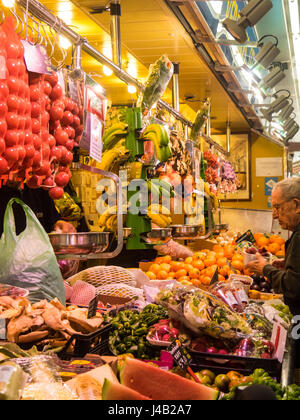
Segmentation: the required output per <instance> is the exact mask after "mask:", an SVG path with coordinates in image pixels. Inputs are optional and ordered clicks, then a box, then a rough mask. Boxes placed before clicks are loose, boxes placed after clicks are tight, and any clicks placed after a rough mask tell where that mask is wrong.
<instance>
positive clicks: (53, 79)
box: [44, 72, 58, 87]
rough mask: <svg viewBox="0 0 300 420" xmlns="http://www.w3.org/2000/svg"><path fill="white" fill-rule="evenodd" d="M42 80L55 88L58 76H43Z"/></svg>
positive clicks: (54, 74) (53, 74)
mask: <svg viewBox="0 0 300 420" xmlns="http://www.w3.org/2000/svg"><path fill="white" fill-rule="evenodd" d="M44 80H45V81H46V82H49V83H50V84H51V86H52V87H53V86H55V85H56V84H57V82H58V76H57V74H56V73H55V72H53V73H52V74H45V77H44Z"/></svg>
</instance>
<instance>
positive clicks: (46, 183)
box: [43, 176, 54, 191]
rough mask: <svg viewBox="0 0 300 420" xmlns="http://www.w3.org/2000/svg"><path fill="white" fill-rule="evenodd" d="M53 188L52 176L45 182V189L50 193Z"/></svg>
mask: <svg viewBox="0 0 300 420" xmlns="http://www.w3.org/2000/svg"><path fill="white" fill-rule="evenodd" d="M52 187H54V179H53V177H52V176H48V178H46V179H44V181H43V188H44V189H45V190H47V191H48V190H49V189H50V188H52Z"/></svg>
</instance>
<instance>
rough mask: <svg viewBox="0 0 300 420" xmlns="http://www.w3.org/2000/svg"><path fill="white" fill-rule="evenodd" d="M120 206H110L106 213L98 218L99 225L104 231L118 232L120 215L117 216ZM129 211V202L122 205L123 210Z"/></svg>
mask: <svg viewBox="0 0 300 420" xmlns="http://www.w3.org/2000/svg"><path fill="white" fill-rule="evenodd" d="M117 211H118V207H117V206H113V207H108V208H107V210H105V212H104V213H102V214H101V216H100V217H99V219H98V225H99V227H100V230H101V231H102V232H116V231H117V226H118V216H117ZM126 211H127V204H124V205H123V207H122V212H123V213H124V212H126Z"/></svg>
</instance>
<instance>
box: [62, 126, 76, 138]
mask: <svg viewBox="0 0 300 420" xmlns="http://www.w3.org/2000/svg"><path fill="white" fill-rule="evenodd" d="M64 129H65V131H66V132H67V133H68V136H69V138H70V139H74V138H75V130H74V128H73V127H71V126H69V125H68V126H67V127H65V128H64Z"/></svg>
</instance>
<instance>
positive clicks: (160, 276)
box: [157, 270, 169, 280]
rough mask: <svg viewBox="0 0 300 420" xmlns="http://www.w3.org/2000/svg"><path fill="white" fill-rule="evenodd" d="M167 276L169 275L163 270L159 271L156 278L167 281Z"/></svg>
mask: <svg viewBox="0 0 300 420" xmlns="http://www.w3.org/2000/svg"><path fill="white" fill-rule="evenodd" d="M168 275H169V274H168V273H167V272H166V271H164V270H160V271H159V272H158V273H157V278H158V280H167V278H168Z"/></svg>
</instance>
